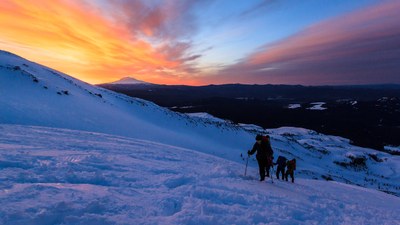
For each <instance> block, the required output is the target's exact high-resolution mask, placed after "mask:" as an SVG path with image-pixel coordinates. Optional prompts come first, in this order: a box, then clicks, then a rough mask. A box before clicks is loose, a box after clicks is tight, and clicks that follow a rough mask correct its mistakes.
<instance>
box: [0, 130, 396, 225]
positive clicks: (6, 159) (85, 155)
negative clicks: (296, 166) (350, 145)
mask: <svg viewBox="0 0 400 225" xmlns="http://www.w3.org/2000/svg"><path fill="white" fill-rule="evenodd" d="M0 131H1V132H0V168H1V173H0V181H1V182H0V224H264V223H270V224H399V222H398V221H400V215H399V213H398V212H399V209H400V198H398V197H395V196H393V195H389V194H385V193H383V192H379V191H375V190H371V189H365V188H361V187H356V186H351V185H346V184H342V183H337V182H327V181H317V180H309V179H296V183H295V184H292V183H290V182H284V181H277V180H275V182H274V184H272V183H271V180H268V181H267V182H262V183H260V182H259V181H258V178H257V177H256V174H257V169H256V168H255V167H250V168H249V171H248V174H250V176H248V177H244V176H243V172H244V165H243V164H241V163H236V162H232V161H229V160H225V159H221V158H220V157H215V156H211V155H209V154H204V153H201V152H198V151H193V150H189V149H183V148H177V147H173V146H169V145H163V144H159V143H154V142H150V141H144V140H138V139H133V138H127V137H121V136H113V135H106V134H99V133H92V132H83V131H73V130H65V129H56V128H44V127H28V126H18V125H1V126H0Z"/></svg>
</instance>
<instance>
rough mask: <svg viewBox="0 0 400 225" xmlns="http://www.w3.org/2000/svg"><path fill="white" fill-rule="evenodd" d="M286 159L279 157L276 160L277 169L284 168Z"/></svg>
mask: <svg viewBox="0 0 400 225" xmlns="http://www.w3.org/2000/svg"><path fill="white" fill-rule="evenodd" d="M286 160H287V159H286V158H285V157H283V156H279V157H278V159H277V160H276V164H278V166H279V167H285V166H286Z"/></svg>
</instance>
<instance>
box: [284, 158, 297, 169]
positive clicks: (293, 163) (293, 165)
mask: <svg viewBox="0 0 400 225" xmlns="http://www.w3.org/2000/svg"><path fill="white" fill-rule="evenodd" d="M286 165H287V171H288V172H293V171H294V170H296V159H292V160H289V161H288V162H287V163H286Z"/></svg>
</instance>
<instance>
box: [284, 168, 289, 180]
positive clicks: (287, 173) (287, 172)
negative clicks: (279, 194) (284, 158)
mask: <svg viewBox="0 0 400 225" xmlns="http://www.w3.org/2000/svg"><path fill="white" fill-rule="evenodd" d="M288 175H289V170H287V171H286V174H285V180H286V181H288Z"/></svg>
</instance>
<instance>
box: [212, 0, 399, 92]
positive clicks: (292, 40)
mask: <svg viewBox="0 0 400 225" xmlns="http://www.w3.org/2000/svg"><path fill="white" fill-rule="evenodd" d="M398 12H400V2H399V1H387V2H383V3H380V4H377V5H374V6H372V7H369V8H365V9H363V10H359V11H356V12H353V13H350V14H347V15H344V16H342V17H338V18H334V19H331V20H328V21H324V22H321V23H319V24H316V25H313V26H311V27H309V28H307V29H305V30H303V31H302V32H299V33H297V34H295V35H293V36H291V37H289V38H287V39H284V40H282V41H279V42H277V43H273V44H268V45H265V46H263V47H262V48H261V49H260V51H257V52H255V53H253V54H251V55H249V56H248V57H246V58H244V59H242V60H241V61H240V62H238V63H237V64H234V65H231V66H229V67H227V68H225V69H224V70H222V71H220V72H219V74H218V75H217V76H214V77H212V78H211V79H210V81H211V82H213V83H226V82H231V83H233V82H243V83H291V84H311V85H314V84H349V83H384V82H393V83H400V75H399V74H400V22H399V21H400V13H398ZM210 81H209V82H210Z"/></svg>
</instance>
